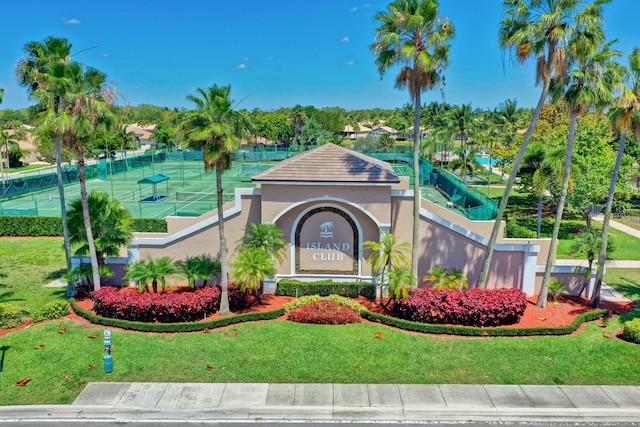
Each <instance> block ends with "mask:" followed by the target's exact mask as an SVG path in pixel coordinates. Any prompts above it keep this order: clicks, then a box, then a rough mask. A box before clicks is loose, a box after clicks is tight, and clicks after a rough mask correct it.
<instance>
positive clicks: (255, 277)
mask: <svg viewBox="0 0 640 427" xmlns="http://www.w3.org/2000/svg"><path fill="white" fill-rule="evenodd" d="M231 268H232V270H233V278H234V279H235V280H236V281H238V282H240V290H241V291H242V292H245V291H247V290H255V292H256V298H257V299H258V301H260V289H262V282H263V281H264V279H265V278H267V277H268V276H273V275H274V274H276V267H275V262H274V261H273V258H272V257H271V254H270V253H269V251H268V250H267V249H264V248H261V247H250V246H243V247H242V248H241V249H240V253H239V254H238V256H237V257H236V258H235V259H234V260H233V261H232V262H231Z"/></svg>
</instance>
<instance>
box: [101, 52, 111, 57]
mask: <svg viewBox="0 0 640 427" xmlns="http://www.w3.org/2000/svg"><path fill="white" fill-rule="evenodd" d="M101 56H102V57H103V58H108V57H110V56H111V55H109V54H108V53H103V54H102V55H101Z"/></svg>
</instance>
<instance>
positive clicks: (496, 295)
mask: <svg viewBox="0 0 640 427" xmlns="http://www.w3.org/2000/svg"><path fill="white" fill-rule="evenodd" d="M526 307H527V299H526V294H525V293H524V292H522V291H521V290H518V289H507V288H504V289H478V288H474V289H469V290H466V291H462V290H447V289H430V288H421V289H415V290H412V291H411V294H410V296H409V299H407V300H403V301H397V302H396V303H395V304H394V306H393V313H394V315H395V316H397V317H399V318H401V319H406V320H411V321H414V322H423V323H438V324H451V325H465V326H500V325H508V324H513V323H517V322H518V321H519V320H520V317H522V315H523V314H524V310H525V308H526Z"/></svg>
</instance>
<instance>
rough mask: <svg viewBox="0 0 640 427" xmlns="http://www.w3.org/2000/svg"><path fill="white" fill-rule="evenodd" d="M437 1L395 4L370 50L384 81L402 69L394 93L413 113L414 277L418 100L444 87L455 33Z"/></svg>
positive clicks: (382, 16)
mask: <svg viewBox="0 0 640 427" xmlns="http://www.w3.org/2000/svg"><path fill="white" fill-rule="evenodd" d="M439 13H440V7H439V4H438V1H437V0H395V1H394V2H392V3H390V4H389V5H387V10H386V11H380V12H378V13H376V15H375V19H376V21H377V22H378V24H379V26H378V28H377V29H376V32H375V41H374V42H373V44H372V45H371V50H372V52H373V53H374V55H375V56H376V65H377V67H378V71H379V72H380V75H381V76H382V75H383V74H384V73H385V72H386V71H387V70H388V69H389V68H390V67H392V66H395V65H400V72H399V73H398V75H397V76H396V87H398V88H400V89H403V88H407V89H408V90H409V95H410V96H411V100H412V102H413V106H414V108H415V117H414V125H413V178H414V180H413V182H414V184H413V187H414V190H413V193H414V196H413V242H412V245H413V256H412V263H411V272H412V273H413V275H414V276H416V277H418V257H419V254H420V253H421V252H422V251H420V250H419V247H418V245H419V231H420V197H421V195H420V109H421V107H422V103H421V95H422V92H424V91H426V90H431V89H433V88H435V87H436V86H437V85H439V84H444V69H445V67H446V66H447V64H448V62H449V48H450V45H449V41H450V40H451V39H452V38H453V37H454V36H455V29H454V26H453V24H452V23H451V21H449V19H448V18H447V17H446V16H440V15H439Z"/></svg>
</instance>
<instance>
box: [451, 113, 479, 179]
mask: <svg viewBox="0 0 640 427" xmlns="http://www.w3.org/2000/svg"><path fill="white" fill-rule="evenodd" d="M445 120H446V123H447V126H449V127H450V128H451V129H452V130H453V131H454V132H455V133H454V135H455V138H460V150H459V151H458V153H459V155H460V156H461V157H462V161H461V162H459V164H460V166H461V171H460V178H462V180H463V181H464V182H465V183H466V182H467V174H466V170H467V168H468V166H469V165H471V164H473V159H472V161H471V162H470V161H468V157H469V155H470V154H472V153H471V149H470V148H469V145H470V144H471V139H470V136H471V134H472V133H475V132H476V130H478V129H479V128H480V127H481V125H482V123H481V122H480V120H479V116H478V115H477V114H476V113H475V112H474V111H473V110H472V109H471V104H464V105H462V106H459V107H458V106H455V107H453V108H452V109H451V110H449V111H448V112H447V116H446V119H445ZM473 154H475V153H473ZM472 170H474V169H473V168H472ZM472 173H473V172H472Z"/></svg>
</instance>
